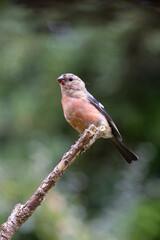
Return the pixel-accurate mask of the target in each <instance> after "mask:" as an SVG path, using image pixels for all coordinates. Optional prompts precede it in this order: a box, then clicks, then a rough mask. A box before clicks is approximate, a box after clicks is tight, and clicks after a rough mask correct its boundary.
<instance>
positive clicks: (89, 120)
mask: <svg viewBox="0 0 160 240" xmlns="http://www.w3.org/2000/svg"><path fill="white" fill-rule="evenodd" d="M57 80H58V82H59V84H60V88H61V94H62V100H61V102H62V108H63V112H64V117H65V119H66V121H67V122H68V123H69V124H70V125H71V126H72V127H73V128H74V129H76V130H77V131H78V132H79V133H80V134H82V133H83V132H84V130H85V129H87V128H88V127H89V126H90V125H91V124H93V125H95V126H96V127H99V126H101V125H104V126H105V131H104V133H103V135H102V137H103V138H107V139H108V140H109V141H110V142H111V143H112V144H113V145H114V146H115V147H116V148H117V149H118V150H119V152H120V153H121V155H122V156H123V158H124V159H125V160H126V162H127V163H131V162H132V161H136V160H138V156H137V155H136V154H135V153H133V152H132V151H131V150H129V149H128V148H127V147H126V145H125V144H124V143H123V140H122V136H121V134H120V132H119V130H118V128H117V126H116V124H115V123H114V121H113V120H112V118H111V117H110V116H109V114H108V113H107V112H106V110H105V108H104V106H103V105H102V104H101V103H100V102H98V101H97V100H96V99H95V98H94V97H93V96H92V95H91V94H90V93H89V92H88V91H87V89H86V87H85V83H84V82H83V81H82V80H81V79H80V78H79V77H78V76H76V75H74V74H73V73H65V74H62V75H61V76H60V77H58V78H57Z"/></svg>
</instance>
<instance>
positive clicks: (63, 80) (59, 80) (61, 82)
mask: <svg viewBox="0 0 160 240" xmlns="http://www.w3.org/2000/svg"><path fill="white" fill-rule="evenodd" d="M57 81H58V82H59V83H60V84H65V82H66V80H65V79H64V77H62V76H61V77H59V78H57Z"/></svg>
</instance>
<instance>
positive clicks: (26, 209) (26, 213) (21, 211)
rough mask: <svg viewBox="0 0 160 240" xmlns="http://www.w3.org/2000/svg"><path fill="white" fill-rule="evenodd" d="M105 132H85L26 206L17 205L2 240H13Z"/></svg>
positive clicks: (94, 130)
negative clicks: (49, 193)
mask: <svg viewBox="0 0 160 240" xmlns="http://www.w3.org/2000/svg"><path fill="white" fill-rule="evenodd" d="M104 130H105V127H104V126H101V127H99V128H96V127H95V126H94V125H91V126H90V127H89V128H88V129H86V130H85V132H84V133H83V135H82V136H81V137H80V138H79V139H78V141H77V142H76V143H75V144H74V145H73V146H72V147H71V149H70V150H69V151H68V152H67V153H65V154H64V156H63V157H62V159H61V160H60V162H59V163H58V164H57V166H56V167H55V168H54V169H53V171H52V172H51V173H50V174H49V175H48V176H47V177H46V178H45V179H44V181H43V182H42V183H41V185H40V186H39V188H38V189H37V190H36V192H35V193H34V194H33V196H32V197H31V198H30V199H29V200H28V201H27V202H26V203H25V204H24V205H23V204H21V203H18V204H17V205H15V207H14V209H13V210H12V213H11V215H10V216H9V217H8V219H7V221H6V222H5V223H3V224H2V225H1V231H0V240H9V239H11V237H12V236H13V234H14V233H15V232H16V231H17V230H18V229H19V228H20V226H21V225H22V224H23V223H24V222H25V221H27V219H28V218H29V217H30V216H31V215H32V213H33V212H34V211H35V209H36V208H37V207H38V206H39V205H40V204H41V203H42V201H43V199H44V197H45V195H46V194H47V192H48V191H49V190H50V188H51V187H53V186H54V185H55V183H56V182H57V181H58V180H59V178H60V177H61V176H62V174H63V173H64V172H65V171H66V169H67V168H68V167H69V166H70V165H71V164H72V163H73V161H74V160H75V159H76V158H77V157H78V156H79V155H80V154H81V153H82V152H83V151H85V150H87V149H88V148H89V147H90V146H91V145H92V144H93V143H94V142H95V141H96V139H98V138H100V137H101V136H102V134H103V131H104Z"/></svg>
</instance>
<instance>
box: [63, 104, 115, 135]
mask: <svg viewBox="0 0 160 240" xmlns="http://www.w3.org/2000/svg"><path fill="white" fill-rule="evenodd" d="M63 109H64V116H65V118H66V120H67V122H68V123H69V124H70V125H71V126H72V127H73V128H75V129H76V130H77V131H78V132H80V133H82V132H83V131H84V130H85V129H86V128H88V127H89V125H90V124H94V125H95V126H100V125H105V126H106V129H107V132H106V134H104V135H105V136H104V137H106V136H107V137H111V128H110V126H109V124H108V121H107V120H106V118H105V117H104V116H103V115H102V114H101V113H100V112H99V110H98V109H97V108H96V107H94V106H93V105H92V104H90V103H89V102H88V101H87V100H84V99H72V100H71V99H70V100H68V99H65V101H64V100H63Z"/></svg>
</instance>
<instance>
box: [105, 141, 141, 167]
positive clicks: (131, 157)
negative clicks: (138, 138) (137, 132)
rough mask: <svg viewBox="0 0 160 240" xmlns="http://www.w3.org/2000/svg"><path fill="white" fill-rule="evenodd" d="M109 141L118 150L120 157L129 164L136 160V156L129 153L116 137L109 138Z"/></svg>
mask: <svg viewBox="0 0 160 240" xmlns="http://www.w3.org/2000/svg"><path fill="white" fill-rule="evenodd" d="M109 140H110V141H111V142H112V143H113V144H114V146H115V147H116V148H117V149H118V150H119V152H120V153H121V155H122V156H123V157H124V159H125V160H126V161H127V162H128V163H131V162H132V161H136V160H138V156H136V154H134V153H133V152H131V151H130V150H129V149H128V148H127V147H126V146H125V144H124V143H123V142H122V141H120V140H118V139H117V138H116V137H113V138H109Z"/></svg>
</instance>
